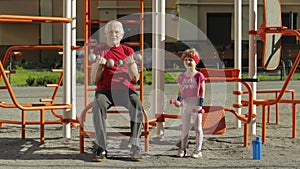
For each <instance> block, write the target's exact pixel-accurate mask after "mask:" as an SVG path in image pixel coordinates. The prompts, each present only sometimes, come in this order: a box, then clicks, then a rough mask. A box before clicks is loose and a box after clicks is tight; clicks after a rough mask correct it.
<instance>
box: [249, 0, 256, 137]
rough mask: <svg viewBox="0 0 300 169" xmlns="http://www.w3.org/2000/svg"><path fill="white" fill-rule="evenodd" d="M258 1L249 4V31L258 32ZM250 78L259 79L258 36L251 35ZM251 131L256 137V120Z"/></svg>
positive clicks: (253, 87)
mask: <svg viewBox="0 0 300 169" xmlns="http://www.w3.org/2000/svg"><path fill="white" fill-rule="evenodd" d="M256 18H257V0H250V3H249V30H257V20H256ZM249 78H257V51H256V35H255V34H249ZM251 87H252V90H253V99H256V88H257V87H256V82H251ZM253 114H256V106H255V105H253ZM250 131H251V132H252V134H253V135H256V119H253V121H252V125H250Z"/></svg>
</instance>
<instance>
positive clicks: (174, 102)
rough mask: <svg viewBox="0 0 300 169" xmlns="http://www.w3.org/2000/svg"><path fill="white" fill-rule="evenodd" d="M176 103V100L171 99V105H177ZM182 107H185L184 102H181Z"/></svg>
mask: <svg viewBox="0 0 300 169" xmlns="http://www.w3.org/2000/svg"><path fill="white" fill-rule="evenodd" d="M176 101H177V100H174V99H170V104H174V105H175V104H176ZM180 106H183V102H180Z"/></svg>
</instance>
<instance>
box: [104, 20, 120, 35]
mask: <svg viewBox="0 0 300 169" xmlns="http://www.w3.org/2000/svg"><path fill="white" fill-rule="evenodd" d="M110 25H118V27H119V28H120V31H121V32H120V33H124V29H123V25H122V23H121V22H120V21H117V20H112V21H109V22H107V24H106V25H105V27H104V32H105V33H107V32H108V31H109V30H108V29H109V26H110Z"/></svg>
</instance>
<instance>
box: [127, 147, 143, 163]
mask: <svg viewBox="0 0 300 169" xmlns="http://www.w3.org/2000/svg"><path fill="white" fill-rule="evenodd" d="M130 158H131V160H133V161H141V160H142V155H141V149H140V147H139V146H136V145H131V149H130Z"/></svg>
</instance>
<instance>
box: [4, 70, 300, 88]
mask: <svg viewBox="0 0 300 169" xmlns="http://www.w3.org/2000/svg"><path fill="white" fill-rule="evenodd" d="M180 73H182V72H167V73H164V80H165V83H176V79H177V77H178V75H179V74H180ZM59 75H60V74H59V73H53V72H51V71H31V70H25V69H21V68H19V69H17V70H16V73H15V74H10V75H9V76H10V83H11V85H14V86H27V83H26V80H27V79H29V78H36V79H37V78H41V77H50V78H54V79H58V78H59ZM247 76H248V75H247V74H243V75H242V77H243V78H246V77H247ZM76 79H77V83H80V84H83V73H82V72H77V77H76ZM258 79H259V81H274V80H280V76H269V75H267V74H259V75H258ZM293 80H300V75H299V74H295V75H294V77H293ZM144 83H145V84H147V85H150V84H152V72H151V71H145V72H144ZM0 84H1V85H3V84H4V82H3V79H2V78H1V80H0Z"/></svg>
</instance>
